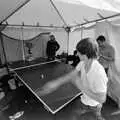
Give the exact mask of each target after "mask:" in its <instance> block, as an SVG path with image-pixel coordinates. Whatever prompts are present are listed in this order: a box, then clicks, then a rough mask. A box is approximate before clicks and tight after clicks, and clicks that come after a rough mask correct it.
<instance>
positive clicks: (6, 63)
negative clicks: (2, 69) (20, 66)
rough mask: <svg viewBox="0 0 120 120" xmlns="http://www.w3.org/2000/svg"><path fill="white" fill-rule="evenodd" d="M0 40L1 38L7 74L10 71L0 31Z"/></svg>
mask: <svg viewBox="0 0 120 120" xmlns="http://www.w3.org/2000/svg"><path fill="white" fill-rule="evenodd" d="M0 40H1V45H2V50H3V55H4V65H5V66H6V68H7V72H8V74H9V73H10V71H9V67H8V62H7V57H6V53H5V48H4V42H3V37H2V33H1V32H0Z"/></svg>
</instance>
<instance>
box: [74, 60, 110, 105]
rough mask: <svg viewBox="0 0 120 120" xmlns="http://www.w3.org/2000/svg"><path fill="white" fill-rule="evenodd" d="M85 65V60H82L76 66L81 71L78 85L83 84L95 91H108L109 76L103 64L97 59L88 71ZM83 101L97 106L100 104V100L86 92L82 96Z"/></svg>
mask: <svg viewBox="0 0 120 120" xmlns="http://www.w3.org/2000/svg"><path fill="white" fill-rule="evenodd" d="M84 67H85V64H84V62H83V61H81V62H80V63H79V64H78V65H77V67H76V70H78V71H81V76H80V80H79V82H78V83H77V84H78V86H79V84H82V85H83V86H85V87H87V88H89V89H90V90H91V91H93V92H94V93H100V92H105V93H107V82H108V78H107V75H106V73H105V70H104V68H103V66H102V65H101V64H100V63H99V62H98V61H97V60H93V62H92V65H91V68H90V70H89V71H88V73H86V71H85V68H84ZM81 102H82V103H83V104H85V105H89V106H97V105H98V104H100V103H99V102H98V101H96V100H94V99H92V98H90V97H89V96H87V95H86V94H85V93H83V95H82V96H81Z"/></svg>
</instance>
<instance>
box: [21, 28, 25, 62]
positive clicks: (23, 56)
mask: <svg viewBox="0 0 120 120" xmlns="http://www.w3.org/2000/svg"><path fill="white" fill-rule="evenodd" d="M21 30H22V58H23V61H24V62H25V48H24V34H23V26H22V27H21Z"/></svg>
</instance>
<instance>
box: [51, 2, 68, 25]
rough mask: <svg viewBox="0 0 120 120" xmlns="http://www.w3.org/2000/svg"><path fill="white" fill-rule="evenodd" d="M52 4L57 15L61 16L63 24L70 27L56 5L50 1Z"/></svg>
mask: <svg viewBox="0 0 120 120" xmlns="http://www.w3.org/2000/svg"><path fill="white" fill-rule="evenodd" d="M50 3H51V4H52V6H53V7H54V9H55V10H56V12H57V14H58V15H59V17H60V18H61V20H62V21H63V23H64V24H65V25H66V26H68V25H67V23H66V22H65V20H64V18H63V17H62V15H61V14H60V12H59V11H58V9H57V7H56V6H55V4H54V3H53V1H52V0H50Z"/></svg>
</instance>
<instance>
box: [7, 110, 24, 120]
mask: <svg viewBox="0 0 120 120" xmlns="http://www.w3.org/2000/svg"><path fill="white" fill-rule="evenodd" d="M23 114H24V111H20V112H17V113H15V114H14V115H12V116H9V119H10V120H15V119H17V118H19V117H21V116H22V115H23Z"/></svg>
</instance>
